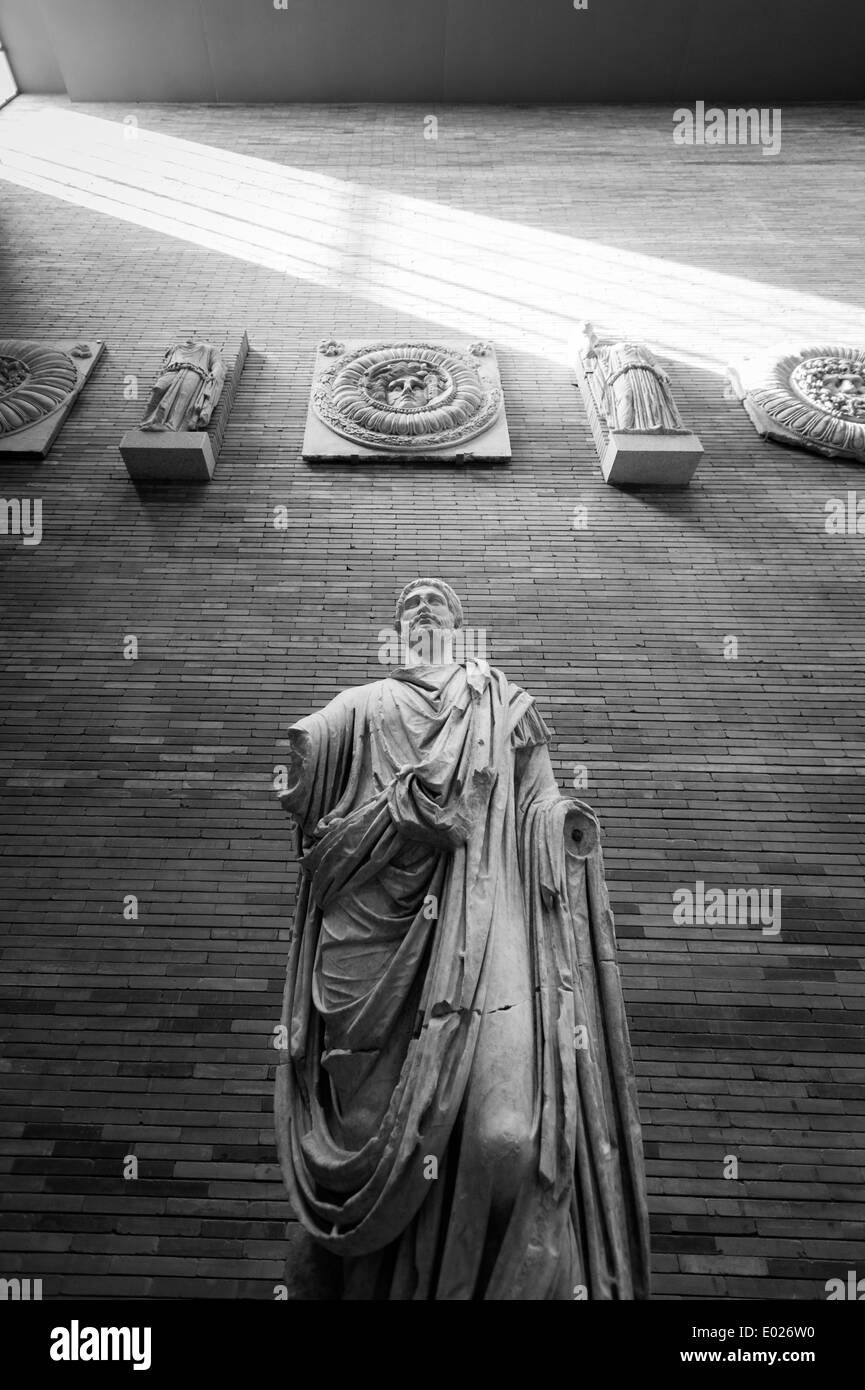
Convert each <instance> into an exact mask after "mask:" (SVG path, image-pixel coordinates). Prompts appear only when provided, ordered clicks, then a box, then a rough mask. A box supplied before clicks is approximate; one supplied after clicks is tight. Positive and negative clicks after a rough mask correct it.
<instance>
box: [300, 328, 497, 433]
mask: <svg viewBox="0 0 865 1390" xmlns="http://www.w3.org/2000/svg"><path fill="white" fill-rule="evenodd" d="M312 401H313V409H314V410H315V413H316V414H317V415H318V417H319V419H321V420H323V421H324V423H325V424H326V425H328V426H329V427H330V429H332V430H334V431H335V432H336V433H337V434H340V435H342V436H343V437H344V438H347V439H352V440H357V441H358V442H359V443H361V444H363V445H365V446H366V447H369V448H382V449H391V450H400V451H405V450H410V451H413V452H417V453H421V452H422V451H423V450H426V449H435V448H446V447H452V446H454V445H457V444H459V443H461V442H462V441H464V440H468V439H472V438H474V437H475V436H476V435H478V434H480V433H481V432H482V431H483V430H485V429H487V428H488V427H489V426H490V425H491V424H492V423H493V421H494V420H495V419H496V417H497V415H498V413H499V410H500V409H501V390H500V389H499V388H498V387H497V386H496V387H494V386H491V385H490V384H489V383H488V382H486V381H485V380H484V379H483V378H482V376H481V374H480V373H479V371H478V367H477V361H476V359H475V358H474V357H472V356H471V355H470V354H465V355H464V354H462V353H460V352H457V351H455V350H453V349H451V348H444V347H437V346H434V345H432V344H426V343H408V344H407V343H399V344H395V345H393V346H391V345H388V344H381V345H376V346H371V347H363V348H358V349H356V350H355V351H353V352H349V353H345V354H344V355H343V356H341V357H339V358H338V359H337V360H335V361H334V363H333V365H332V366H329V367H328V368H327V370H326V371H325V372H324V373H323V375H322V376H321V377H320V379H319V381H318V383H317V385H316V387H315V389H314V391H313V397H312Z"/></svg>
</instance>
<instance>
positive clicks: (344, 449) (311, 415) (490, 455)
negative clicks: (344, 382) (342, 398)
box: [302, 338, 511, 464]
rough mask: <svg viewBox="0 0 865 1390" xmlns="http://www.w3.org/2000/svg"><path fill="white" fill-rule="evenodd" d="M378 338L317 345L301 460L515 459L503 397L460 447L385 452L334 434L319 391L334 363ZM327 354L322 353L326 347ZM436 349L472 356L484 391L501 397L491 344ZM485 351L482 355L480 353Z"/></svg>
mask: <svg viewBox="0 0 865 1390" xmlns="http://www.w3.org/2000/svg"><path fill="white" fill-rule="evenodd" d="M377 341H379V342H380V340H376V339H374V338H367V339H357V338H354V339H347V340H346V341H345V342H339V343H335V342H334V343H327V344H319V347H318V349H317V351H316V355H315V363H314V367H313V377H312V386H311V389H310V398H309V407H308V409H307V416H306V431H305V433H304V436H303V455H302V456H303V459H304V461H305V462H306V463H358V464H361V463H393V464H403V463H445V464H475V463H509V462H510V460H511V439H510V434H509V432H508V422H507V416H506V414H505V403H504V396H503V395H502V398H501V407H500V409H499V410H498V413H497V415H496V416H495V418H494V419H492V420H491V421H490V423H489V424H488V425H487V426H486V428H485V429H483V430H481V431H480V432H479V433H478V434H476V435H473V436H471V437H468V438H464V439H460V440H459V442H457V443H455V444H452V445H446V446H444V447H442V446H438V445H433V444H431V443H430V442H429V441H427V442H426V443H422V444H421V445H419V446H414V447H411V448H405V449H400V448H394V447H383V446H380V445H378V444H377V443H376V442H372V443H370V444H368V443H366V442H363V441H362V440H360V439H358V438H351V437H346V436H345V435H343V434H340V433H339V432H338V431H337V430H336V429H331V428H330V426H329V425H328V424H326V423H325V421H324V420H322V419H321V418H320V417H319V415H318V414H317V412H316V409H315V406H314V404H313V402H314V398H315V394H316V389H317V387H318V386H319V383H320V381H321V379H322V377H323V376H324V374H325V373H326V372H327V371H328V370H329V369H330V368H332V367H333V366H334V363H335V361H338V360H341V359H342V358H344V357H347V356H348V355H349V354H351V353H354V352H357V351H359V350H360V349H361V348H363V347H364V346H366V345H374V344H376V342H377ZM393 342H394V345H397V344H398V345H403V344H405V345H406V346H408V347H410V346H411V340H410V339H409V340H406V339H404V338H403V339H401V338H395V339H394V340H393ZM323 346H325V347H327V349H328V351H322V347H323ZM433 346H434V347H436V348H443V349H445V350H446V351H452V352H455V353H458V354H460V355H462V356H466V355H468V356H469V358H470V359H471V361H473V363H474V365H475V367H476V368H477V372H478V375H479V377H480V379H481V383H482V385H483V387H484V388H486V389H487V390H489V391H491V392H498V393H501V377H500V374H499V365H498V359H497V357H496V352H495V348H494V347H493V346H492V344H491V343H484V344H482V345H480V344H471V343H470V342H469V341H468V340H465V341H462V342H454V341H453V340H450V339H438V338H435V340H434V342H433ZM479 347H481V348H482V351H480V352H478V351H476V349H478V348H479Z"/></svg>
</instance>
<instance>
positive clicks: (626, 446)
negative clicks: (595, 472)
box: [574, 353, 703, 487]
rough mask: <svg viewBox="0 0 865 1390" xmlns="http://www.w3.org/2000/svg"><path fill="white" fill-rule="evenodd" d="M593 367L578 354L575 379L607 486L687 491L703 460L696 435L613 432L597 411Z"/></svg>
mask: <svg viewBox="0 0 865 1390" xmlns="http://www.w3.org/2000/svg"><path fill="white" fill-rule="evenodd" d="M590 373H591V367H590V366H589V365H588V364H587V363H586V362H585V361H584V359H583V356H582V353H578V354H577V358H576V362H575V364H574V375H575V376H576V379H577V385H578V386H579V388H580V395H581V396H582V398H583V404H584V405H585V407H586V414H587V415H588V417H589V424H590V425H591V428H592V437H593V439H594V441H595V448H596V449H597V451H598V458H599V459H600V461H601V471H602V473H603V475H604V482H605V483H609V484H610V486H611V487H687V486H688V484H689V483H690V481H691V479H692V478H693V476H694V474H695V473H696V471H697V465H698V464H699V462H700V459H701V458H702V457H703V446H702V444H701V443H700V440H699V439H698V437H697V435H695V434H690V433H687V432H684V431H683V432H682V433H679V434H660V433H656V432H654V431H652V432H649V431H645V432H643V431H640V430H611V429H610V428H609V426H608V425H607V422H606V420H605V419H604V418H603V416H602V415H601V413H600V411H599V410H598V407H597V404H596V402H595V396H594V393H593V391H592V387H591V382H590V379H589V378H590Z"/></svg>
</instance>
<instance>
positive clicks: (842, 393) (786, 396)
mask: <svg viewBox="0 0 865 1390" xmlns="http://www.w3.org/2000/svg"><path fill="white" fill-rule="evenodd" d="M727 378H728V380H729V382H730V386H731V388H732V391H733V395H734V396H735V397H736V399H737V400H740V401H741V402H742V404H743V406H744V407H745V410H746V411H747V413H748V417H749V419H750V420H751V423H752V424H753V426H754V428H755V430H756V431H757V433H758V434H759V435H760V437H761V439H774V440H776V441H777V442H778V443H779V444H790V445H793V446H794V447H795V448H797V449H808V450H810V452H811V453H814V454H822V455H824V457H826V458H848V459H854V460H855V461H856V462H857V463H865V348H862V347H838V346H828V347H802V346H799V345H797V346H791V345H789V344H787V345H781V346H780V347H775V348H772V349H770V350H769V351H768V352H765V353H761V354H755V355H754V356H751V357H745V358H743V359H742V360H741V361H740V362H738V363H736V364H735V365H734V366H731V367H728V369H727Z"/></svg>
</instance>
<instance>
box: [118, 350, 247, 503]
mask: <svg viewBox="0 0 865 1390" xmlns="http://www.w3.org/2000/svg"><path fill="white" fill-rule="evenodd" d="M248 352H249V342H248V340H247V337H246V334H245V333H242V334H241V335H240V338H239V339H234V340H232V341H231V342H229V343H228V345H227V346H226V348H225V350H224V353H223V356H224V358H225V362H226V368H227V370H226V374H225V383H224V385H223V387H222V392H221V394H220V397H219V400H218V401H217V403H216V408H215V409H214V412H213V415H212V417H211V419H210V423H209V424H208V426H207V429H206V430H160V431H158V432H153V431H150V430H142V429H134V430H129V431H128V432H127V433H126V434H125V435H124V436H123V438H122V439H121V441H120V453H121V456H122V458H123V462H124V463H125V464H126V471H127V472H128V474H129V476H130V478H134V479H135V481H136V482H161V483H209V482H210V479H211V478H212V477H213V470H214V468H215V467H216V461H217V459H218V458H219V451H220V449H221V448H222V441H223V438H224V436H225V430H226V427H227V425H228V417H229V415H230V414H231V407H232V405H233V404H234V397H235V395H236V393H237V388H238V385H239V384H240V377H241V374H242V372H243V365H244V363H245V361H246V358H247V354H248Z"/></svg>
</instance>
